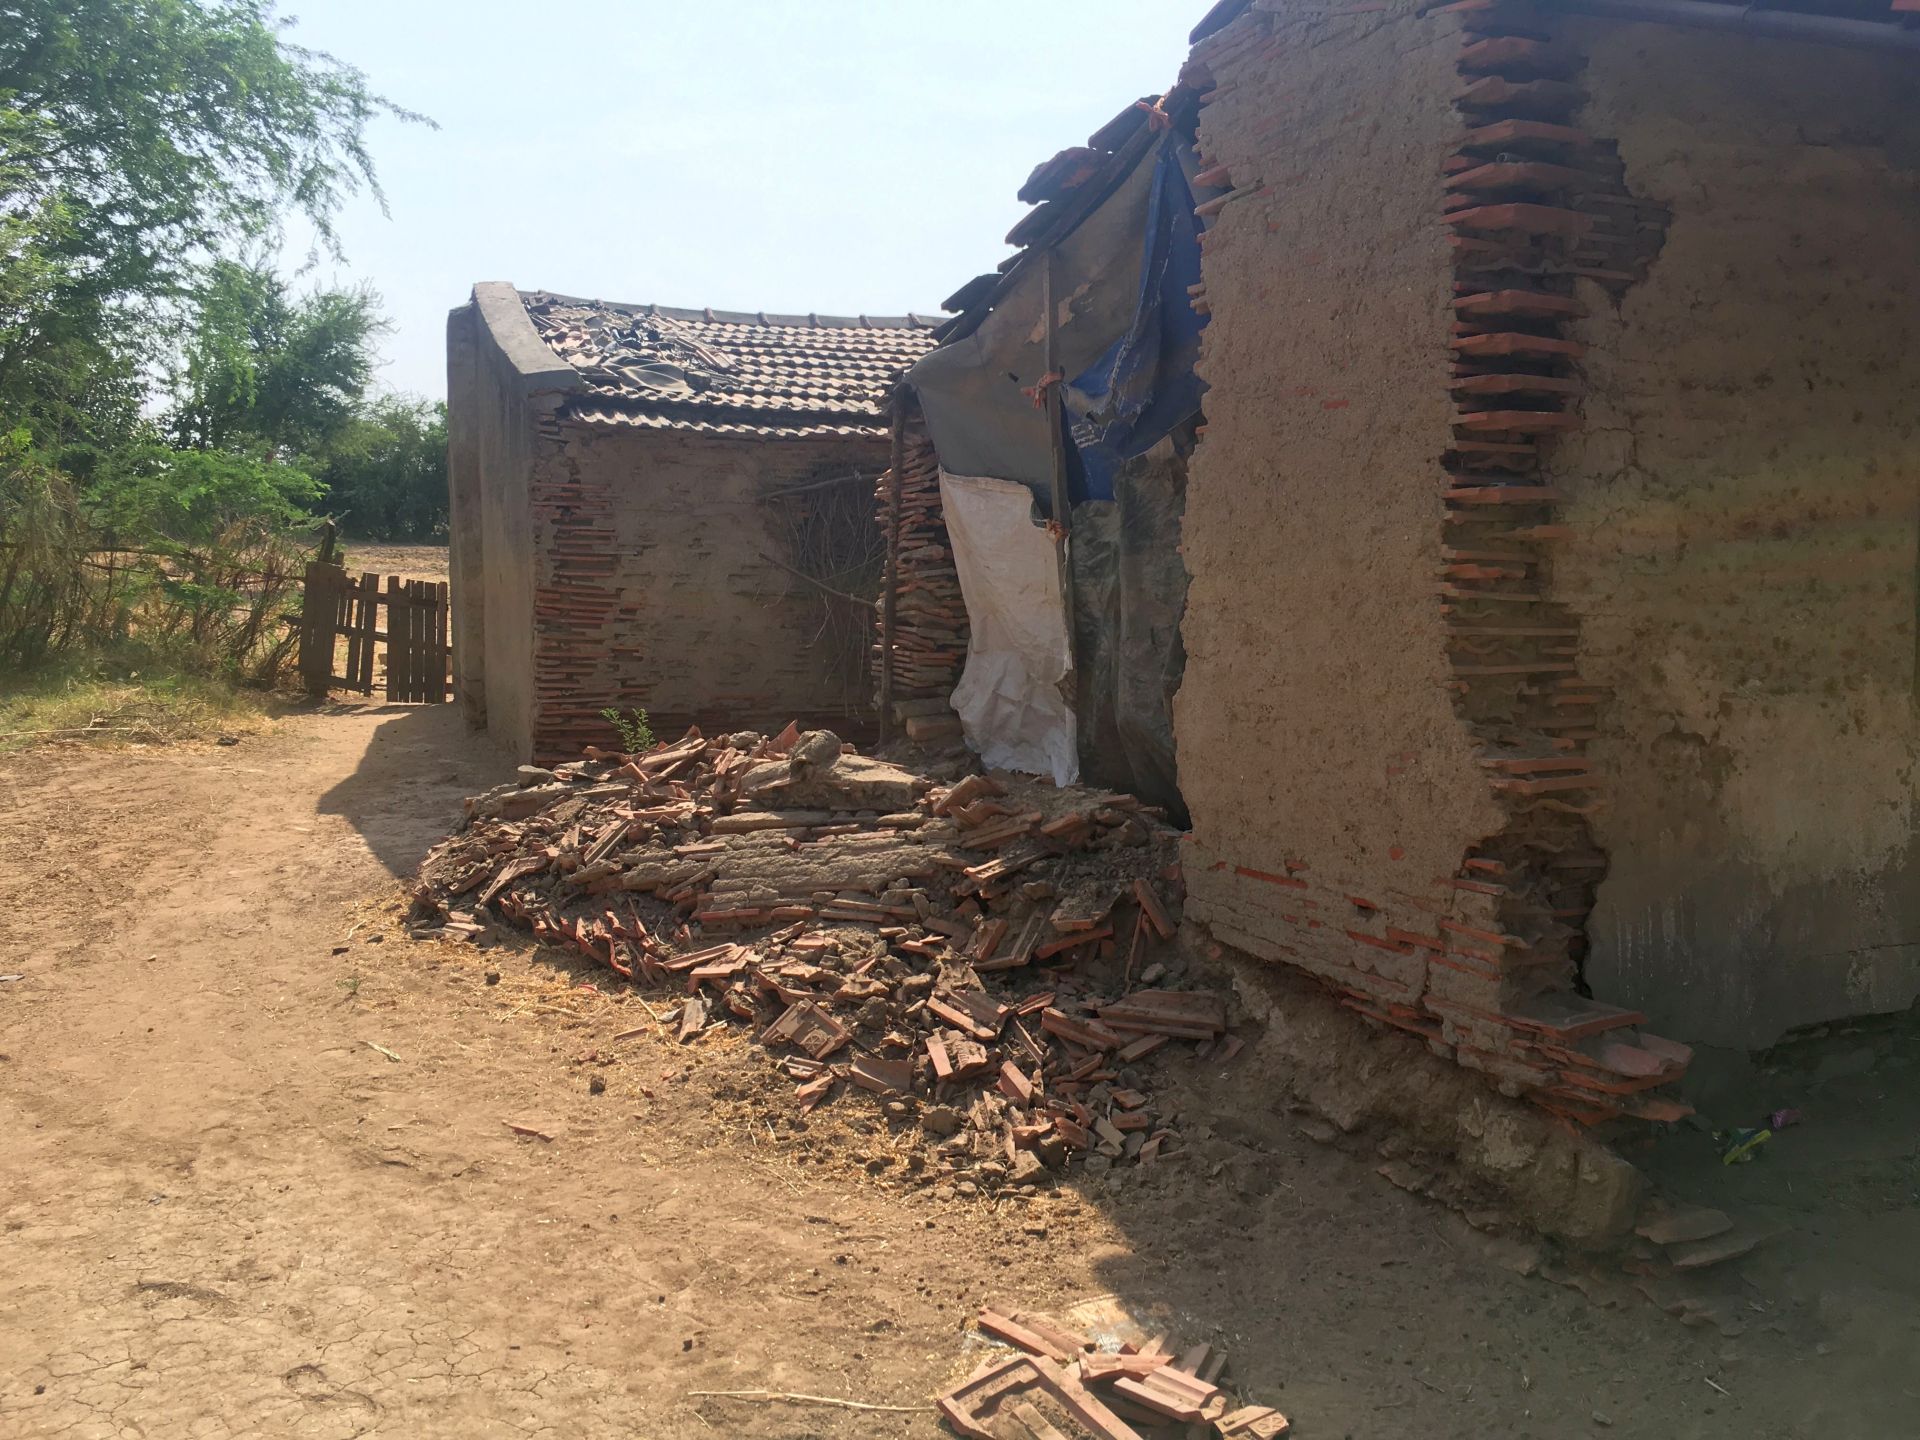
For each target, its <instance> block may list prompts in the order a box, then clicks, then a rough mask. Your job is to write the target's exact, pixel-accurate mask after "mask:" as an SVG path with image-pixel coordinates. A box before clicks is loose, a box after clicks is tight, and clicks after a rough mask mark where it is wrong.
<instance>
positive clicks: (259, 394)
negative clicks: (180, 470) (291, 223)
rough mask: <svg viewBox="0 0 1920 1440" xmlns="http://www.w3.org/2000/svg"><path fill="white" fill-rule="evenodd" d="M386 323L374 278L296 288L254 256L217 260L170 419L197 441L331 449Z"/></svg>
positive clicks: (202, 445) (195, 445)
mask: <svg viewBox="0 0 1920 1440" xmlns="http://www.w3.org/2000/svg"><path fill="white" fill-rule="evenodd" d="M385 329H386V322H385V321H384V320H382V318H381V316H380V309H379V298H378V297H377V296H376V295H374V293H373V292H372V291H371V290H369V289H367V288H365V287H361V288H359V289H353V290H317V291H315V292H313V293H312V294H310V295H307V296H304V297H299V298H296V297H294V296H293V295H292V293H291V292H290V290H289V287H288V285H287V282H286V280H285V279H284V278H283V277H282V276H281V275H280V274H279V272H278V271H276V270H274V269H273V268H271V267H270V266H268V265H266V264H265V263H263V262H259V261H255V262H253V263H251V264H240V263H236V262H233V261H217V262H215V264H214V265H213V266H212V269H211V272H210V274H209V275H208V278H207V281H206V283H205V284H204V285H203V286H202V287H201V291H200V294H199V296H198V298H197V301H196V305H195V310H194V316H193V320H192V332H191V338H190V339H189V341H188V343H187V346H186V353H185V355H184V356H183V357H182V360H181V362H180V363H179V365H178V367H177V369H176V371H175V374H174V377H173V387H174V393H175V407H174V410H173V412H172V414H171V416H170V417H169V429H170V430H171V431H172V432H173V436H174V439H175V440H176V441H177V442H178V443H179V444H180V445H182V446H185V447H189V448H192V449H196V450H243V449H248V448H264V449H267V450H271V451H274V452H276V453H278V454H281V455H289V454H298V455H315V454H320V453H324V452H325V451H326V450H327V449H328V448H329V447H330V446H331V445H332V444H333V443H334V441H335V439H336V437H337V436H338V435H339V434H340V433H341V432H342V431H343V430H344V429H345V428H346V427H347V426H348V425H349V424H350V423H352V421H353V419H354V416H355V414H356V412H357V411H358V409H359V406H360V403H361V399H362V397H363V396H364V395H365V394H366V390H367V386H368V384H369V383H370V382H371V381H372V379H373V368H374V353H373V343H374V340H375V338H376V337H377V336H379V335H380V334H381V333H383V332H384V331H385Z"/></svg>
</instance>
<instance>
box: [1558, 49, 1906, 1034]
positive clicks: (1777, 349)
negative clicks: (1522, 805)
mask: <svg viewBox="0 0 1920 1440" xmlns="http://www.w3.org/2000/svg"><path fill="white" fill-rule="evenodd" d="M1565 28H1566V31H1567V38H1568V39H1570V40H1572V41H1573V42H1574V43H1575V44H1576V45H1577V47H1578V48H1579V49H1580V50H1581V51H1582V52H1584V53H1585V54H1586V55H1587V57H1588V60H1589V64H1588V66H1587V69H1586V70H1585V72H1584V73H1582V74H1581V75H1580V76H1579V77H1578V78H1579V83H1580V84H1581V85H1582V87H1583V88H1584V89H1585V90H1586V91H1587V92H1588V94H1589V96H1590V99H1589V101H1588V103H1587V104H1586V106H1585V107H1584V109H1583V110H1582V111H1580V112H1579V114H1578V117H1577V120H1578V123H1579V124H1580V125H1581V126H1582V128H1583V129H1586V130H1588V131H1591V132H1594V133H1599V134H1605V135H1609V136H1613V137H1615V138H1617V140H1618V143H1619V148H1620V155H1621V158H1622V159H1623V161H1624V162H1625V172H1626V179H1627V183H1628V185H1629V186H1630V187H1631V188H1632V190H1633V191H1634V192H1635V193H1636V194H1639V195H1642V196H1646V197H1649V198H1651V199H1654V200H1657V201H1660V202H1663V203H1664V204H1666V205H1667V206H1668V207H1669V208H1670V210H1671V221H1670V224H1669V229H1668V234H1667V237H1666V243H1665V248H1664V250H1663V252H1662V253H1661V255H1660V257H1659V259H1658V260H1657V261H1656V262H1655V263H1654V265H1653V267H1652V269H1651V271H1650V273H1649V274H1648V276H1647V277H1646V278H1645V279H1644V280H1643V281H1641V282H1639V283H1637V284H1635V285H1633V286H1632V287H1630V288H1629V289H1627V290H1626V292H1625V294H1624V296H1623V297H1621V298H1620V299H1619V300H1618V302H1617V304H1616V303H1613V302H1611V301H1610V300H1609V299H1608V297H1607V296H1606V295H1604V294H1603V293H1602V292H1600V291H1599V290H1598V289H1597V288H1595V289H1593V290H1592V293H1591V294H1590V295H1589V296H1588V298H1589V299H1590V300H1591V301H1592V302H1593V303H1592V305H1591V308H1592V314H1591V315H1590V317H1589V318H1587V319H1586V320H1584V321H1582V322H1580V324H1579V325H1578V326H1577V327H1576V328H1575V330H1574V332H1573V333H1574V334H1575V335H1576V338H1578V339H1579V340H1580V341H1581V342H1583V343H1584V344H1585V345H1586V346H1587V350H1588V353H1587V355H1586V356H1585V357H1584V359H1583V360H1582V362H1581V369H1582V372H1583V375H1584V378H1585V380H1586V383H1587V394H1586V397H1585V401H1584V410H1585V414H1586V427H1585V429H1584V430H1583V431H1582V432H1580V433H1579V434H1577V435H1574V436H1571V437H1568V438H1566V439H1564V440H1561V441H1559V442H1557V444H1556V446H1555V448H1554V451H1553V454H1552V458H1551V460H1550V461H1549V465H1548V469H1549V472H1550V475H1551V478H1552V480H1553V482H1554V483H1555V484H1556V485H1558V486H1559V488H1560V489H1561V490H1563V491H1564V492H1565V494H1566V496H1567V504H1566V506H1565V509H1564V512H1563V516H1564V519H1565V520H1566V522H1567V524H1568V526H1569V527H1570V538H1569V540H1568V541H1567V542H1566V544H1565V545H1564V547H1563V548H1562V550H1561V552H1560V554H1559V555H1558V557H1557V560H1556V563H1555V568H1554V593H1555V596H1556V598H1558V599H1560V600H1563V601H1565V602H1566V603H1567V604H1568V605H1569V606H1570V607H1572V608H1573V609H1574V610H1576V611H1578V612H1579V613H1580V614H1581V616H1582V617H1583V625H1582V634H1581V641H1580V650H1581V654H1580V666H1579V669H1580V674H1581V676H1582V677H1583V678H1584V679H1586V680H1588V681H1591V682H1593V683H1595V684H1596V685H1599V686H1601V687H1604V688H1605V690H1606V691H1607V692H1608V696H1607V700H1606V703H1605V704H1604V705H1602V706H1601V707H1600V710H1599V712H1598V714H1599V719H1598V722H1597V733H1596V734H1595V735H1594V737H1593V739H1592V741H1591V744H1590V754H1591V755H1592V757H1593V761H1594V765H1595V769H1596V771H1598V772H1599V773H1601V774H1603V775H1604V776H1605V779H1606V786H1605V795H1606V803H1605V805H1604V806H1603V808H1602V809H1601V810H1600V812H1599V814H1598V815H1597V817H1596V818H1595V820H1594V822H1593V825H1594V834H1595V836H1596V838H1597V840H1598V841H1599V843H1600V845H1601V846H1602V848H1603V849H1604V850H1605V852H1606V854H1607V856H1608V861H1609V870H1608V872H1607V876H1606V879H1605V880H1604V882H1603V883H1602V884H1601V886H1600V887H1599V891H1598V901H1597V906H1596V908H1595V910H1594V913H1593V915H1592V917H1591V919H1590V922H1589V925H1588V934H1589V939H1590V944H1591V951H1590V954H1589V957H1588V960H1587V964H1586V975H1587V979H1588V982H1589V983H1590V984H1591V985H1592V986H1593V988H1594V990H1595V992H1596V993H1597V994H1603V995H1606V996H1607V997H1608V998H1610V999H1617V1000H1619V1001H1621V1002H1622V1003H1625V1004H1632V1005H1635V1006H1637V1007H1639V1008H1643V1009H1645V1010H1646V1011H1647V1012H1648V1013H1649V1014H1650V1015H1651V1017H1652V1018H1653V1020H1654V1021H1655V1022H1656V1023H1657V1024H1660V1025H1661V1026H1663V1027H1664V1028H1666V1029H1667V1032H1668V1033H1669V1034H1674V1035H1677V1036H1679V1037H1680V1038H1683V1039H1699V1040H1705V1041H1711V1042H1717V1043H1723V1044H1735V1045H1758V1044H1763V1043H1765V1042H1767V1041H1769V1040H1771V1039H1772V1038H1773V1037H1775V1036H1777V1035H1778V1034H1779V1033H1780V1032H1781V1031H1783V1030H1785V1029H1787V1028H1789V1027H1792V1026H1795V1025H1800V1024H1806V1023H1809V1022H1812V1021H1817V1020H1821V1019H1825V1018H1829V1017H1832V1016H1836V1015H1843V1014H1854V1013H1861V1012H1866V1011H1876V1010H1888V1009H1894V1008H1899V1007H1904V1006H1906V1005H1908V1004H1910V1003H1912V1001H1913V999H1914V997H1915V995H1916V993H1920V865H1916V862H1915V859H1914V844H1913V842H1914V832H1915V824H1916V821H1915V807H1914V785H1915V758H1916V757H1915V750H1916V733H1915V721H1914V714H1915V709H1914V707H1915V696H1916V683H1917V677H1916V673H1915V632H1914V618H1915V608H1916V589H1915V572H1916V557H1917V556H1920V532H1917V529H1916V517H1917V515H1920V433H1917V431H1916V426H1917V425H1920V404H1916V399H1915V397H1916V394H1917V393H1920V384H1917V383H1916V382H1920V100H1916V95H1915V90H1914V82H1913V67H1912V63H1911V61H1909V60H1906V59H1902V58H1896V57H1892V56H1888V57H1885V58H1881V57H1877V56H1874V55H1871V54H1866V53H1856V52H1851V51H1843V50H1834V49H1824V48H1818V47H1808V46H1799V45H1793V44H1787V43H1783V42H1779V41H1767V40H1748V41H1742V40H1739V39H1736V38H1732V37H1729V36H1725V35H1709V34H1703V33H1697V32H1692V31H1687V30H1682V29H1677V28H1672V27H1664V26H1642V25H1614V24H1605V23H1599V22H1590V21H1585V22H1578V23H1573V22H1569V23H1568V24H1567V25H1566V27H1565Z"/></svg>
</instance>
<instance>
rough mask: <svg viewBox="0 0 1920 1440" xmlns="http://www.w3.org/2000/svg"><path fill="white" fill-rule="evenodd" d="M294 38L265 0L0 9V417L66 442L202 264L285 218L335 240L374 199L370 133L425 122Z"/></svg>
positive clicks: (39, 4)
mask: <svg viewBox="0 0 1920 1440" xmlns="http://www.w3.org/2000/svg"><path fill="white" fill-rule="evenodd" d="M287 32H288V26H287V22H284V21H283V20H281V19H280V17H279V16H278V15H277V13H276V11H275V9H274V7H273V5H272V4H271V3H270V0H4V3H0V217H5V218H4V222H3V223H4V225H5V229H3V230H0V428H11V427H12V426H13V425H14V424H15V423H17V422H19V421H21V420H26V421H28V422H30V423H32V424H34V426H35V429H36V431H37V432H38V433H37V434H36V439H37V440H38V441H39V442H40V443H42V444H45V443H51V442H54V441H56V440H58V439H61V438H64V434H56V433H52V432H64V431H65V430H69V429H72V428H74V426H75V421H76V419H77V418H78V417H82V416H85V415H86V414H88V413H89V409H90V407H91V406H92V405H93V404H95V403H96V402H97V401H98V400H99V398H100V397H99V396H98V395H96V394H95V393H94V387H95V385H96V383H97V379H98V377H99V376H100V375H101V374H103V373H104V374H105V375H107V376H109V377H112V378H115V379H120V380H124V377H125V376H127V375H128V374H130V373H132V372H134V371H136V370H137V368H138V367H139V365H140V364H141V363H142V362H144V361H146V360H148V359H150V358H151V354H150V346H151V344H152V342H153V341H154V340H155V338H156V324H155V322H156V320H157V318H158V317H159V315H160V313H161V312H162V310H163V309H164V307H165V306H166V305H167V304H168V303H169V302H171V301H177V300H179V299H180V298H181V297H183V296H186V295H188V294H190V293H191V292H192V291H193V290H194V289H195V288H196V287H197V286H198V284H199V282H200V281H201V279H202V278H203V274H204V269H205V265H206V259H207V257H208V256H211V255H218V254H231V253H234V252H236V251H239V250H245V249H247V248H248V247H250V246H253V245H256V244H258V243H260V242H262V241H263V240H266V239H269V238H270V237H272V236H273V234H274V233H275V231H276V227H277V224H278V221H279V217H280V216H281V215H282V214H284V213H287V212H289V211H291V212H293V213H297V214H300V215H303V216H304V217H305V218H306V219H307V220H308V221H310V222H311V223H312V225H313V226H314V229H315V231H316V233H317V234H318V235H319V237H320V243H321V244H322V245H324V246H327V247H329V248H331V247H332V246H333V244H334V231H333V224H332V221H333V216H334V215H335V213H336V212H337V211H338V209H339V207H340V205H341V203H342V202H343V201H344V200H345V199H346V198H347V197H348V196H350V195H353V194H355V193H358V192H360V191H362V190H365V191H369V192H371V193H372V194H374V195H375V196H376V197H377V196H379V194H380V191H379V186H378V182H377V179H376V176H375V173H374V167H373V163H372V159H371V157H370V155H369V153H368V150H367V146H366V131H367V127H368V125H369V124H370V123H371V122H372V121H373V120H374V119H375V118H376V117H378V116H380V115H383V114H388V115H398V116H402V117H403V118H410V119H419V118H420V117H418V116H412V115H411V114H410V113H409V112H406V111H403V110H401V109H399V108H398V107H396V106H394V105H392V104H390V103H389V102H388V101H386V100H384V99H382V98H381V97H380V96H378V95H376V94H374V93H373V92H372V91H371V90H370V89H369V88H368V87H367V83H366V78H365V76H364V75H362V74H361V72H360V71H358V70H357V69H355V68H353V67H352V66H349V65H344V64H342V63H340V62H339V61H337V60H335V59H333V58H332V57H330V56H328V55H325V54H321V53H319V52H316V51H312V50H308V49H305V48H303V47H301V46H299V45H296V44H294V43H293V42H292V40H291V39H290V37H289V35H288V33H287ZM80 428H84V427H80Z"/></svg>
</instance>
